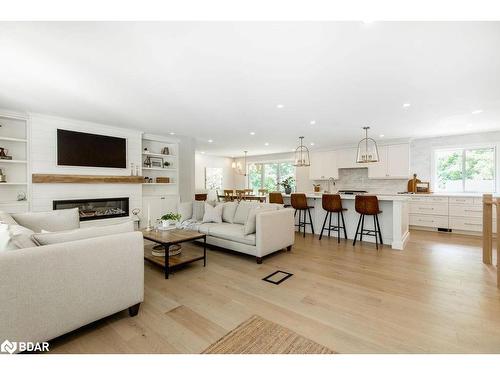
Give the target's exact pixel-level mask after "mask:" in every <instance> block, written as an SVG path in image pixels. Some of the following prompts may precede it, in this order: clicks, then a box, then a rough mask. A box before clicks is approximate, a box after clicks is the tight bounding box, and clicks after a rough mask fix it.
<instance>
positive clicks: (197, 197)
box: [194, 193, 208, 201]
mask: <svg viewBox="0 0 500 375" xmlns="http://www.w3.org/2000/svg"><path fill="white" fill-rule="evenodd" d="M207 197H208V194H207V193H199V194H195V195H194V200H195V201H206V200H207Z"/></svg>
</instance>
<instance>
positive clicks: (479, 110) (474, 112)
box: [472, 109, 483, 115]
mask: <svg viewBox="0 0 500 375" xmlns="http://www.w3.org/2000/svg"><path fill="white" fill-rule="evenodd" d="M481 112H483V110H482V109H476V110H475V111H472V114H473V115H477V114H479V113H481Z"/></svg>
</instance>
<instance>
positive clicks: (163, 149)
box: [161, 147, 170, 155]
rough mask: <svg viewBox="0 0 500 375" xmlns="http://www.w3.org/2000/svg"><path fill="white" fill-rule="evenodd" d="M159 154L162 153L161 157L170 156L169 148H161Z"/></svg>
mask: <svg viewBox="0 0 500 375" xmlns="http://www.w3.org/2000/svg"><path fill="white" fill-rule="evenodd" d="M161 153H162V154H163V155H170V150H169V148H168V147H163V148H162V149H161Z"/></svg>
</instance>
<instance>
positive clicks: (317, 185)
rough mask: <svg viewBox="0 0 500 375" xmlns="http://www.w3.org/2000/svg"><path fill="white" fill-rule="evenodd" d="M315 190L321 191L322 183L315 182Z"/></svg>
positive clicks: (316, 191)
mask: <svg viewBox="0 0 500 375" xmlns="http://www.w3.org/2000/svg"><path fill="white" fill-rule="evenodd" d="M313 188H314V192H315V193H319V192H320V191H321V185H320V184H313Z"/></svg>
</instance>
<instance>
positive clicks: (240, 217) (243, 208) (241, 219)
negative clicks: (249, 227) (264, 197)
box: [233, 201, 259, 225]
mask: <svg viewBox="0 0 500 375" xmlns="http://www.w3.org/2000/svg"><path fill="white" fill-rule="evenodd" d="M258 206H259V203H256V202H245V201H241V202H240V203H239V204H238V208H236V212H235V213H234V219H233V223H234V224H243V225H245V223H246V222H247V219H248V214H249V213H250V210H251V209H252V208H255V207H258Z"/></svg>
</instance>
